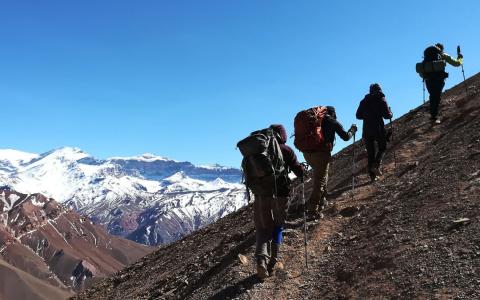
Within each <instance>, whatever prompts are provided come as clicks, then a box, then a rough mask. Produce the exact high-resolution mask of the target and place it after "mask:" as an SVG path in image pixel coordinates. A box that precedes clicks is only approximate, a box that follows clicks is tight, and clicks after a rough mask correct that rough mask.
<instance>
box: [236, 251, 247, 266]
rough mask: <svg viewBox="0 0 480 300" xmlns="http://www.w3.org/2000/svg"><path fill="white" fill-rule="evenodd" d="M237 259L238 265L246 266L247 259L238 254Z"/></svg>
mask: <svg viewBox="0 0 480 300" xmlns="http://www.w3.org/2000/svg"><path fill="white" fill-rule="evenodd" d="M238 259H239V260H240V263H242V265H246V264H248V258H247V257H246V256H245V255H242V254H239V255H238Z"/></svg>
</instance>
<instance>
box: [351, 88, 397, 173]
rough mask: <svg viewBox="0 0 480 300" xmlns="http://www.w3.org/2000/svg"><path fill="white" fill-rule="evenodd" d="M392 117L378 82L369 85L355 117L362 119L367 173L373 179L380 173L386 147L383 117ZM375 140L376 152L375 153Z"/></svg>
mask: <svg viewBox="0 0 480 300" xmlns="http://www.w3.org/2000/svg"><path fill="white" fill-rule="evenodd" d="M392 117H393V115H392V112H391V110H390V108H389V107H388V104H387V100H386V99H385V95H384V94H383V92H382V88H381V87H380V85H379V84H378V83H374V84H372V85H370V93H369V94H367V95H366V96H365V98H363V100H362V101H361V102H360V105H359V106H358V109H357V119H359V120H363V135H362V136H363V140H364V141H365V147H366V148H367V155H368V174H369V175H370V179H372V181H375V180H377V179H378V176H380V175H381V174H382V171H381V169H380V167H381V165H382V159H383V156H384V155H385V151H386V149H387V132H386V130H385V124H384V122H383V119H391V118H392ZM375 142H377V145H378V152H377V153H375Z"/></svg>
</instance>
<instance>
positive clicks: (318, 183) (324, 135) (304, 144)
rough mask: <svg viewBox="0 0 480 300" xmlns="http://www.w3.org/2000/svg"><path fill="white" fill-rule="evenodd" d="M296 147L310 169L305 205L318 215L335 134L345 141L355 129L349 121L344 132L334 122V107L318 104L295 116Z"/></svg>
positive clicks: (324, 200)
mask: <svg viewBox="0 0 480 300" xmlns="http://www.w3.org/2000/svg"><path fill="white" fill-rule="evenodd" d="M294 124H295V146H296V147H297V148H298V149H299V150H300V151H301V152H302V153H303V156H304V157H305V160H306V161H307V163H308V164H309V165H310V166H311V167H312V169H313V189H312V193H311V195H310V198H309V200H308V202H307V204H306V206H307V207H306V209H307V212H308V215H309V218H310V219H312V218H313V219H318V218H320V211H321V210H323V209H324V208H325V206H326V205H327V200H326V194H327V182H328V168H329V166H330V160H331V157H332V155H331V152H332V150H333V145H334V142H335V134H338V136H340V138H342V140H344V141H348V140H350V139H351V138H352V136H353V135H354V134H355V133H356V132H357V126H356V125H355V124H352V126H351V127H350V129H349V130H348V132H347V131H345V130H344V129H343V126H342V125H341V124H340V123H339V122H338V121H337V116H336V113H335V108H334V107H333V106H326V107H325V106H319V107H314V108H310V109H307V110H304V111H301V112H299V113H298V114H297V116H296V117H295V123H294Z"/></svg>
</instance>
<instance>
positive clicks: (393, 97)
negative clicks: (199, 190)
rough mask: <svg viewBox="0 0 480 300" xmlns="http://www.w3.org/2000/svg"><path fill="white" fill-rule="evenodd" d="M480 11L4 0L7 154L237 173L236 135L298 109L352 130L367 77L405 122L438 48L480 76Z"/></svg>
mask: <svg viewBox="0 0 480 300" xmlns="http://www.w3.org/2000/svg"><path fill="white" fill-rule="evenodd" d="M479 15H480V2H479V1H476V0H471V1H410V0H409V1H279V0H275V1H274V0H271V1H261V0H260V1H259V0H251V1H247V0H242V1H240V0H237V1H233V0H232V1H230V0H218V1H210V0H202V1H193V0H192V1H181V0H180V1H118V0H116V1H90V0H88V1H48V0H46V1H41V2H39V1H33V0H30V1H16V0H15V1H14V0H12V1H4V0H0V38H1V43H0V96H1V100H0V101H1V104H2V106H1V107H2V111H1V115H2V126H1V129H0V132H1V134H2V136H3V138H2V144H1V145H0V148H14V149H18V150H23V151H31V152H44V151H47V150H50V149H53V148H58V147H61V146H76V147H80V148H82V149H83V150H84V151H86V152H88V153H90V154H92V155H94V156H96V157H100V158H106V157H109V156H119V155H136V154H141V153H145V152H151V153H155V154H158V155H162V156H168V157H171V158H173V159H177V160H189V161H192V162H194V163H197V164H199V163H221V164H224V165H231V166H237V167H238V166H239V164H240V160H241V157H240V154H239V152H238V150H235V144H236V142H237V141H238V140H240V139H241V138H243V137H244V136H246V135H247V134H248V133H249V132H250V131H253V130H255V129H259V128H263V127H266V126H268V125H269V124H271V123H283V124H285V125H286V127H287V130H288V131H289V133H291V131H292V130H293V118H294V116H295V114H296V112H298V111H299V110H301V109H305V108H308V107H311V106H315V105H334V106H336V107H337V113H338V116H339V120H340V121H341V122H342V123H343V124H344V126H345V127H349V126H350V124H351V123H352V122H356V121H355V120H354V113H355V110H356V108H357V105H358V102H359V101H360V100H361V98H362V97H363V96H364V94H365V93H366V92H367V90H368V86H369V84H370V83H372V82H380V83H381V84H382V86H383V88H384V91H385V93H386V95H387V99H388V101H389V104H390V105H391V106H392V108H393V111H394V114H395V115H396V116H400V115H401V114H404V113H405V112H407V111H408V110H409V109H412V108H414V107H416V106H417V105H419V104H420V103H421V101H422V85H421V80H420V79H419V77H418V76H417V74H416V73H415V70H414V66H415V63H416V62H417V61H420V60H421V58H422V52H423V50H424V48H425V47H426V46H428V45H429V44H432V43H435V42H443V43H444V45H445V50H446V52H448V53H451V54H455V53H454V52H455V48H456V45H457V44H461V45H462V47H463V52H464V55H465V73H466V75H467V76H471V75H473V74H475V73H477V72H478V71H480V58H479V56H478V53H480V39H479V32H478V31H479V28H480V21H479V17H478V16H479ZM448 69H449V70H448V71H449V72H450V78H448V80H447V86H446V87H447V88H448V87H451V86H452V85H454V84H456V83H458V82H460V81H461V80H462V77H461V69H460V68H453V67H449V68H448ZM289 142H290V144H293V143H292V141H289ZM343 146H345V144H344V143H341V142H338V144H337V149H336V150H338V149H339V148H341V147H343ZM301 158H302V160H303V157H301Z"/></svg>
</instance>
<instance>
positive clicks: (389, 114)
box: [382, 97, 393, 119]
mask: <svg viewBox="0 0 480 300" xmlns="http://www.w3.org/2000/svg"><path fill="white" fill-rule="evenodd" d="M382 117H383V118H384V119H391V118H393V114H392V111H391V110H390V107H388V104H387V100H386V99H385V97H383V98H382Z"/></svg>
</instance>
